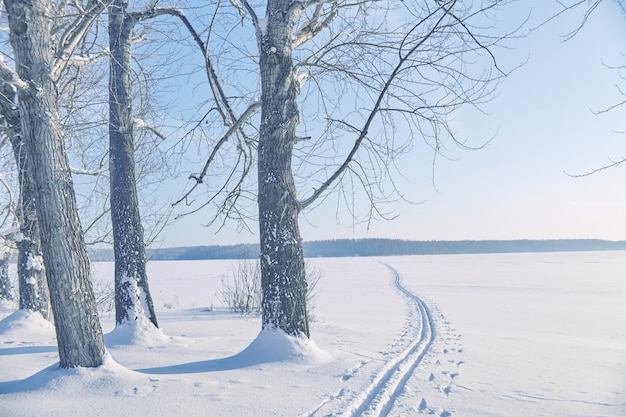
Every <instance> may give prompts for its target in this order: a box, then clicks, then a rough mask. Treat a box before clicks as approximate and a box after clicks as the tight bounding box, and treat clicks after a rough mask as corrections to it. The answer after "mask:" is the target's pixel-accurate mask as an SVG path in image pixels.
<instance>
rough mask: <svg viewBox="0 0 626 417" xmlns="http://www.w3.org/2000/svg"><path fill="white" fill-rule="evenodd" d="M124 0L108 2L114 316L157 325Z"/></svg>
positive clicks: (129, 27) (130, 27)
mask: <svg viewBox="0 0 626 417" xmlns="http://www.w3.org/2000/svg"><path fill="white" fill-rule="evenodd" d="M126 5H127V1H126V0H115V1H114V2H113V4H112V5H111V6H110V7H109V48H110V51H111V59H110V75H109V77H110V78H109V118H110V120H109V173H110V176H111V179H110V185H111V221H112V226H113V248H114V252H115V320H116V323H117V324H121V323H123V322H125V321H134V320H137V319H138V318H140V316H145V317H147V318H148V319H149V320H150V322H151V323H152V324H154V326H155V327H158V323H157V319H156V314H155V312H154V305H153V302H152V297H151V296H150V290H149V288H148V277H147V274H146V249H145V243H144V238H143V227H142V225H141V217H140V214H139V204H138V197H137V183H136V178H135V149H134V133H133V118H132V86H131V79H130V76H131V40H132V34H133V26H134V25H135V21H134V20H133V19H132V18H131V17H130V16H129V15H127V14H126Z"/></svg>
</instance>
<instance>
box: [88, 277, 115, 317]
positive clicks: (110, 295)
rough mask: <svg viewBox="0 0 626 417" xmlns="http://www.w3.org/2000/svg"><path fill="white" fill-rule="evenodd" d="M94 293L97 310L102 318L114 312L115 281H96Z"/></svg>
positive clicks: (94, 282)
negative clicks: (105, 314)
mask: <svg viewBox="0 0 626 417" xmlns="http://www.w3.org/2000/svg"><path fill="white" fill-rule="evenodd" d="M93 293H94V296H95V297H96V308H97V309H98V313H100V316H102V315H104V313H110V312H111V311H113V309H114V308H115V285H114V283H113V281H103V280H94V281H93Z"/></svg>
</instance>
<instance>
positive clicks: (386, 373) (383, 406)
mask: <svg viewBox="0 0 626 417" xmlns="http://www.w3.org/2000/svg"><path fill="white" fill-rule="evenodd" d="M383 265H384V266H386V267H387V268H388V269H389V270H390V271H391V273H392V274H393V278H394V281H393V284H394V286H395V287H396V288H397V289H398V291H400V293H401V294H402V295H403V296H404V298H405V299H406V300H407V302H408V303H409V305H410V307H411V310H410V312H409V313H408V319H409V322H410V323H415V324H413V325H412V326H411V325H409V329H407V330H405V332H403V334H402V335H401V336H400V340H402V339H404V338H406V337H407V336H408V337H410V335H409V334H408V333H409V332H410V330H411V328H413V329H419V330H418V331H416V333H417V334H416V338H415V339H414V340H412V341H411V342H410V343H409V344H408V346H407V347H406V348H405V349H404V350H403V351H402V352H400V353H398V354H397V355H396V356H395V357H393V358H392V359H390V360H388V361H387V362H386V364H385V366H384V367H383V368H382V369H381V370H380V371H379V372H378V374H376V376H375V377H373V380H372V382H371V384H370V385H369V386H368V387H367V388H366V389H365V390H364V391H362V392H360V393H358V394H356V395H354V396H353V398H352V399H351V400H349V401H350V402H349V403H348V404H347V405H343V404H345V402H346V397H347V396H348V395H349V392H350V391H349V390H347V389H346V388H342V389H341V390H340V391H339V392H338V393H337V394H335V395H330V396H329V397H328V398H327V399H326V400H325V401H324V402H322V404H320V405H319V406H318V407H316V408H315V409H314V410H312V411H311V412H310V413H309V414H306V415H307V416H309V417H313V416H315V415H317V413H318V412H319V411H320V410H321V409H322V408H326V407H325V406H328V405H329V403H333V402H339V403H340V404H341V405H340V404H337V405H338V407H337V409H335V410H334V412H332V413H331V414H326V415H331V416H341V417H358V416H368V417H386V416H387V415H388V414H389V413H390V411H391V409H392V408H393V406H394V403H395V401H396V399H397V398H398V397H399V396H400V395H401V394H402V392H403V391H404V389H405V386H406V384H407V382H408V380H409V378H410V377H411V376H412V375H413V373H414V371H415V369H416V368H417V367H418V366H419V364H420V363H421V361H422V359H423V358H424V356H425V355H426V353H427V352H428V350H429V348H430V347H431V346H432V344H433V342H434V340H435V323H434V321H433V318H432V315H431V313H430V310H429V309H428V307H426V304H425V303H424V302H423V301H422V300H421V299H420V298H419V297H418V296H417V295H415V294H413V293H412V292H411V291H409V290H408V289H406V288H405V287H404V286H402V283H401V281H402V277H401V276H400V274H399V273H398V271H396V270H395V269H394V268H393V267H392V266H390V265H388V264H385V263H383ZM361 365H364V363H363V362H362V363H361ZM348 372H350V373H351V374H353V373H355V372H356V370H351V371H348ZM348 379H350V377H348V378H346V380H348ZM342 405H343V407H342ZM342 408H343V410H342Z"/></svg>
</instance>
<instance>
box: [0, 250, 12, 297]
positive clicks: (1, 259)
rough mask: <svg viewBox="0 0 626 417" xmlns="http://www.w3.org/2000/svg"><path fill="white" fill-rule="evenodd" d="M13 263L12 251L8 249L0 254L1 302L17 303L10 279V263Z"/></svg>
mask: <svg viewBox="0 0 626 417" xmlns="http://www.w3.org/2000/svg"><path fill="white" fill-rule="evenodd" d="M10 261H11V250H10V249H9V248H6V249H5V250H4V252H2V254H0V300H8V301H15V297H14V295H13V290H12V288H11V279H10V277H9V263H10Z"/></svg>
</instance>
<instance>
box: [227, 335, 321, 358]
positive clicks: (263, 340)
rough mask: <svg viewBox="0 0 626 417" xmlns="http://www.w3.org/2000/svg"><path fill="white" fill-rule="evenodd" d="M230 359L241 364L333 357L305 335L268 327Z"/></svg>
mask: <svg viewBox="0 0 626 417" xmlns="http://www.w3.org/2000/svg"><path fill="white" fill-rule="evenodd" d="M232 359H233V360H241V363H242V364H261V363H270V362H296V363H300V364H321V363H328V362H331V361H332V360H333V357H332V356H331V355H330V354H329V353H328V352H326V351H324V350H322V349H320V348H319V347H318V346H317V345H316V344H315V342H314V341H313V340H311V339H309V338H308V337H306V336H290V335H288V334H286V333H285V332H284V331H282V330H279V329H275V328H269V329H263V330H261V332H260V333H259V334H258V336H257V337H256V338H255V339H254V340H253V341H252V343H250V345H248V347H246V348H245V349H244V350H243V351H242V352H241V353H238V354H237V355H235V356H234V357H233V358H232Z"/></svg>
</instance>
